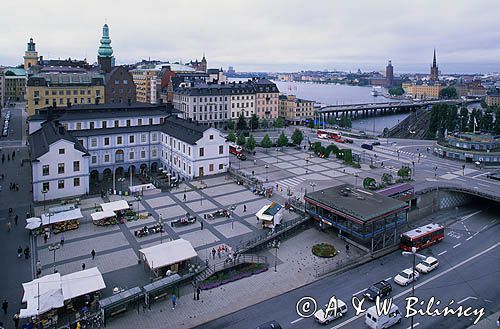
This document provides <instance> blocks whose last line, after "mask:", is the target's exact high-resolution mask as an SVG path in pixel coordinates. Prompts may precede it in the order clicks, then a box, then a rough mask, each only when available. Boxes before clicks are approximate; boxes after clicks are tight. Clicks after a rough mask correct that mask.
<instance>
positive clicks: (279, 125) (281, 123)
mask: <svg viewBox="0 0 500 329" xmlns="http://www.w3.org/2000/svg"><path fill="white" fill-rule="evenodd" d="M274 126H275V127H276V128H283V127H284V126H285V119H283V118H282V117H277V118H276V120H274Z"/></svg>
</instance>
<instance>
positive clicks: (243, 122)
mask: <svg viewBox="0 0 500 329" xmlns="http://www.w3.org/2000/svg"><path fill="white" fill-rule="evenodd" d="M236 128H237V129H238V130H245V129H247V121H246V120H245V117H244V116H243V113H240V115H239V116H238V122H237V123H236Z"/></svg>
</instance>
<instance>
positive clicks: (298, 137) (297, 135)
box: [292, 129, 304, 145]
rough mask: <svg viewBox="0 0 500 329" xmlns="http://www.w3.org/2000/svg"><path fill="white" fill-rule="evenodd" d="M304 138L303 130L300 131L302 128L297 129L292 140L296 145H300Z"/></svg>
mask: <svg viewBox="0 0 500 329" xmlns="http://www.w3.org/2000/svg"><path fill="white" fill-rule="evenodd" d="M303 140H304V135H303V134H302V131H300V129H295V130H294V131H293V134H292V142H293V143H294V144H295V145H300V144H301V143H302V141H303Z"/></svg>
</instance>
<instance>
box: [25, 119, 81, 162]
mask: <svg viewBox="0 0 500 329" xmlns="http://www.w3.org/2000/svg"><path fill="white" fill-rule="evenodd" d="M59 140H66V141H69V142H71V143H74V146H75V149H77V150H79V151H81V152H83V153H84V154H86V155H88V153H87V150H86V149H85V148H84V147H83V146H82V144H80V142H79V141H78V139H76V138H75V137H74V136H73V135H72V134H70V133H69V132H68V131H66V129H64V127H63V126H62V125H60V124H59V123H58V122H55V121H47V122H44V123H42V125H41V128H40V129H39V130H37V131H35V132H34V133H32V134H31V135H30V136H29V143H30V149H31V159H32V160H36V159H38V158H39V157H40V156H42V155H44V154H45V153H47V152H48V151H49V148H50V145H52V144H53V143H55V142H57V141H59Z"/></svg>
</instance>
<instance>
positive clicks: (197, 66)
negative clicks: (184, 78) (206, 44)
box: [186, 54, 207, 73]
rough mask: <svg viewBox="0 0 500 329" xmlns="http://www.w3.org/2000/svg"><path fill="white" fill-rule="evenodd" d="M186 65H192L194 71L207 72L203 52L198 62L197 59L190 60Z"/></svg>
mask: <svg viewBox="0 0 500 329" xmlns="http://www.w3.org/2000/svg"><path fill="white" fill-rule="evenodd" d="M186 65H187V66H190V67H192V68H193V69H194V70H195V71H199V72H205V73H206V72H207V60H206V58H205V54H203V58H202V59H201V61H199V62H198V60H197V59H196V60H194V61H190V62H189V63H187V64H186Z"/></svg>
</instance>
